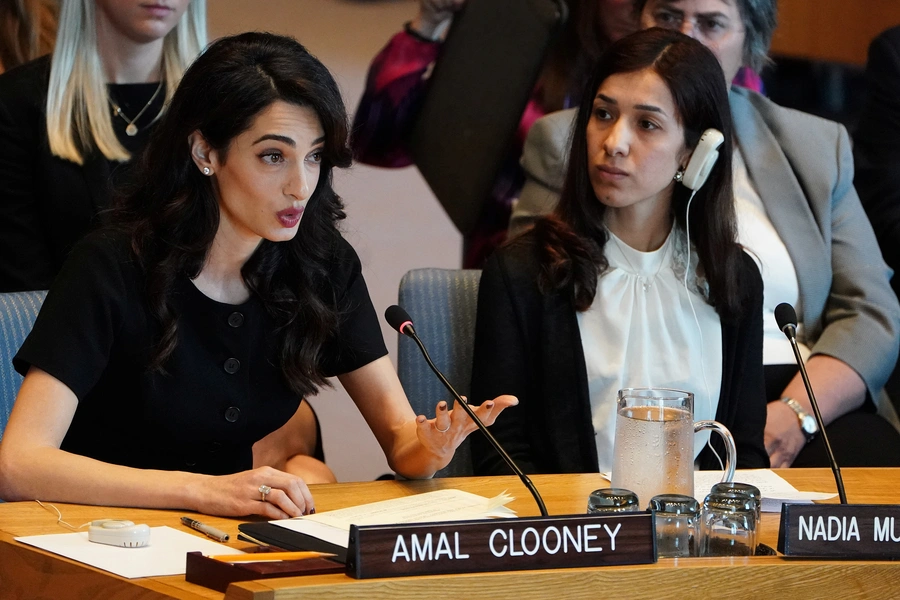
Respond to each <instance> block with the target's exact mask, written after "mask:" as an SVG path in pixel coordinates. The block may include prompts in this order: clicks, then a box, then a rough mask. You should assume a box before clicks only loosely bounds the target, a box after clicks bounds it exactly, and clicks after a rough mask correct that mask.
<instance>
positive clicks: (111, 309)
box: [14, 233, 387, 475]
mask: <svg viewBox="0 0 900 600" xmlns="http://www.w3.org/2000/svg"><path fill="white" fill-rule="evenodd" d="M330 278H331V283H332V286H333V289H334V297H335V299H336V301H337V303H338V307H339V309H340V311H341V315H342V316H341V321H340V325H339V327H338V328H337V331H336V332H335V334H334V336H333V337H332V339H330V340H329V341H328V342H327V343H326V345H325V346H324V347H323V349H322V352H321V366H322V368H323V371H324V372H325V373H326V374H328V375H329V376H331V375H338V374H342V373H347V372H350V371H353V370H354V369H357V368H359V367H362V366H364V365H366V364H368V363H370V362H372V361H373V360H375V359H377V358H380V357H381V356H384V355H385V354H387V350H386V348H385V346H384V340H383V338H382V335H381V330H380V328H379V325H378V320H377V317H376V315H375V309H374V307H373V306H372V302H371V300H370V298H369V293H368V290H367V288H366V284H365V281H364V280H363V276H362V271H361V266H360V262H359V258H358V257H357V255H356V252H355V251H354V250H353V248H352V247H351V246H350V245H349V244H348V243H347V242H346V241H344V240H343V239H341V240H340V241H339V243H337V244H336V247H335V248H334V262H333V268H332V269H331V273H330ZM143 284H144V280H143V276H142V273H141V271H140V269H139V268H138V266H137V265H136V263H135V262H134V259H133V257H132V254H131V252H130V250H129V242H128V240H127V239H125V238H124V237H121V236H116V235H111V234H102V233H98V234H93V235H91V236H89V237H88V238H86V239H85V240H84V241H82V242H81V243H79V244H78V245H77V246H76V248H75V250H73V252H72V255H71V256H70V257H69V259H68V261H67V262H66V263H65V266H64V267H63V269H62V271H61V272H60V274H59V277H58V279H57V281H56V282H55V283H54V285H53V288H52V289H51V290H50V293H49V294H48V295H47V299H46V301H45V302H44V305H43V307H42V309H41V312H40V315H39V316H38V318H37V321H36V322H35V325H34V329H33V330H32V332H31V334H30V335H29V336H28V338H27V339H26V340H25V343H24V344H23V345H22V348H21V349H20V350H19V353H18V354H17V355H16V357H15V359H14V364H15V367H16V369H17V370H18V371H19V372H20V373H22V374H24V373H25V372H26V371H27V370H28V368H29V366H31V365H33V366H35V367H38V368H40V369H42V370H44V371H46V372H47V373H49V374H50V375H52V376H54V377H55V378H57V379H59V380H60V381H62V382H63V383H64V384H66V385H67V386H68V387H69V388H70V389H71V390H72V391H73V392H74V393H75V395H76V396H77V397H78V401H79V402H78V408H77V409H76V411H75V416H74V418H73V420H72V424H71V426H70V427H69V430H68V432H67V433H66V436H65V439H64V440H63V442H62V445H61V448H62V449H63V450H66V451H68V452H72V453H75V454H80V455H83V456H89V457H91V458H95V459H98V460H102V461H104V462H109V463H114V464H119V465H125V466H129V467H137V468H153V469H164V470H181V471H191V472H196V473H208V474H213V475H216V474H226V473H234V472H237V471H241V470H245V469H249V468H251V466H252V461H253V457H252V451H251V447H252V445H253V444H254V443H255V442H256V441H257V440H259V439H261V438H263V437H264V436H266V435H267V434H269V433H271V432H272V431H274V430H275V429H278V428H279V427H281V426H282V425H283V424H284V423H285V422H286V421H287V420H288V419H289V418H290V417H291V416H292V415H293V414H294V413H295V412H296V410H297V407H298V406H299V404H300V401H301V399H300V398H298V397H297V396H296V395H295V394H294V393H293V392H292V391H291V390H290V389H289V388H288V386H287V384H286V382H285V380H284V377H283V375H282V373H281V369H280V367H279V361H278V356H277V350H276V344H277V339H278V334H277V331H276V325H275V323H274V321H273V320H272V318H271V317H270V316H269V315H268V314H267V313H266V310H265V308H264V307H263V305H262V302H261V301H260V300H259V299H258V298H257V297H255V296H251V298H250V299H249V300H247V301H246V302H244V303H243V304H240V305H230V304H222V303H219V302H216V301H214V300H211V299H210V298H208V297H206V296H205V295H204V294H202V293H201V292H200V291H199V290H198V289H197V288H196V287H195V286H194V284H193V283H192V282H191V281H190V280H188V279H187V278H185V279H184V280H183V281H179V282H178V284H177V289H176V294H175V302H176V305H177V307H178V309H179V317H178V345H177V346H176V349H175V351H174V353H173V354H172V356H171V357H170V358H169V360H168V362H167V363H166V365H165V367H166V374H160V373H157V372H150V371H148V369H147V368H146V365H147V363H148V359H149V356H150V352H151V349H152V344H153V343H154V341H155V340H156V333H157V332H158V325H157V323H156V321H155V320H154V319H153V318H152V316H151V315H150V314H149V312H148V308H147V305H146V303H145V300H144V297H143V294H142V290H143Z"/></svg>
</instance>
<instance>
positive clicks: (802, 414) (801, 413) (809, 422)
mask: <svg viewBox="0 0 900 600" xmlns="http://www.w3.org/2000/svg"><path fill="white" fill-rule="evenodd" d="M781 401H782V402H784V403H785V404H787V405H788V407H789V408H790V409H791V410H792V411H794V412H795V413H797V420H799V421H800V431H802V432H803V435H804V436H806V443H807V444H808V443H809V442H811V441H813V439H814V438H815V437H816V434H817V433H819V424H818V423H816V418H815V417H814V416H812V415H811V414H809V413H808V412H806V411H805V410H803V407H802V406H801V405H800V403H799V402H797V401H796V400H794V399H793V398H782V399H781Z"/></svg>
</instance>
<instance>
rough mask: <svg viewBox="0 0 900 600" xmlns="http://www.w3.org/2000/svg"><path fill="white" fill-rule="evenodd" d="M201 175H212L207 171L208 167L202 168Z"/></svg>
mask: <svg viewBox="0 0 900 600" xmlns="http://www.w3.org/2000/svg"><path fill="white" fill-rule="evenodd" d="M203 174H204V175H210V174H212V171H210V170H209V167H203Z"/></svg>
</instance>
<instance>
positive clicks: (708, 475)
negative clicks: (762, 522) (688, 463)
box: [694, 469, 837, 512]
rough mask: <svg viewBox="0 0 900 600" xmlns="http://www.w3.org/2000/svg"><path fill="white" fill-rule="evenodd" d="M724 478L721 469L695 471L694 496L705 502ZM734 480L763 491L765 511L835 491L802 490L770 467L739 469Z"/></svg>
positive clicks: (827, 497) (807, 500) (831, 494)
mask: <svg viewBox="0 0 900 600" xmlns="http://www.w3.org/2000/svg"><path fill="white" fill-rule="evenodd" d="M721 479H722V473H721V471H694V497H695V498H697V500H698V501H699V502H701V503H702V502H703V499H704V498H706V495H707V494H708V493H709V490H710V488H712V486H713V485H715V484H717V483H719V481H720V480H721ZM734 480H735V481H739V482H741V483H749V484H751V485H755V486H756V487H758V488H759V491H760V492H761V493H762V511H763V512H781V505H782V504H787V503H790V504H812V502H813V500H827V499H829V498H834V497H835V496H836V495H837V494H836V493H833V492H801V491H799V490H797V488H795V487H794V486H792V485H791V484H790V483H788V482H787V481H785V480H784V479H783V478H782V477H781V476H779V475H777V474H775V472H773V471H771V470H769V469H738V470H737V471H735V472H734Z"/></svg>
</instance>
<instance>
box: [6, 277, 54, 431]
mask: <svg viewBox="0 0 900 600" xmlns="http://www.w3.org/2000/svg"><path fill="white" fill-rule="evenodd" d="M46 295H47V292H46V291H44V290H40V291H36V292H13V293H7V294H0V438H2V437H3V430H4V429H5V428H6V421H7V419H9V412H10V411H11V410H12V405H13V402H15V400H16V394H18V393H19V386H21V385H22V376H21V375H19V374H18V373H16V370H15V369H13V365H12V359H13V356H15V355H16V352H18V351H19V347H20V346H21V345H22V342H24V341H25V337H26V336H27V335H28V333H29V332H30V331H31V326H32V325H34V320H35V318H37V314H38V312H40V310H41V303H42V302H43V301H44V297H46Z"/></svg>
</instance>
